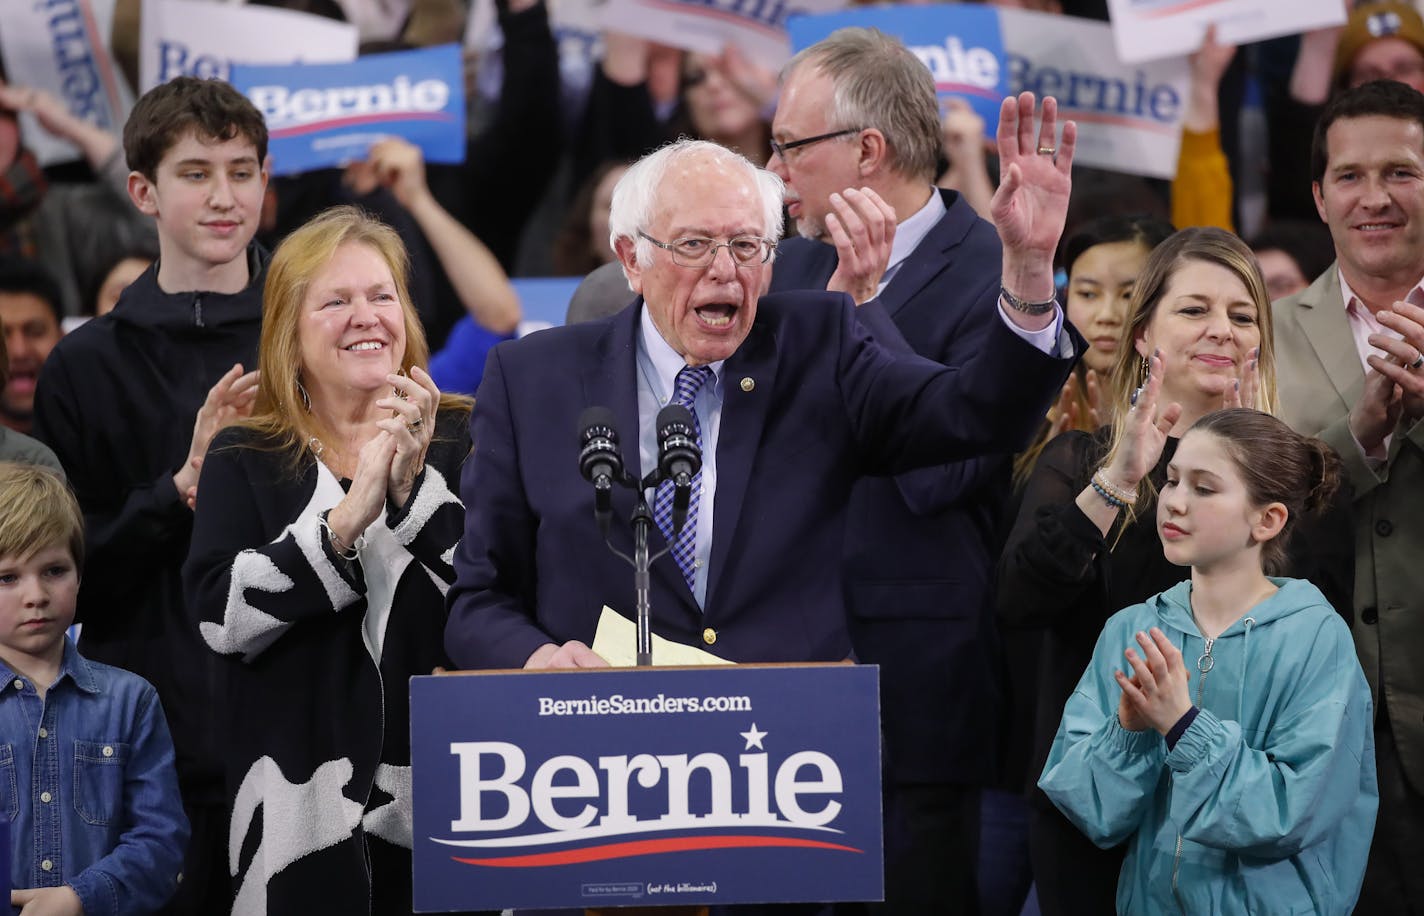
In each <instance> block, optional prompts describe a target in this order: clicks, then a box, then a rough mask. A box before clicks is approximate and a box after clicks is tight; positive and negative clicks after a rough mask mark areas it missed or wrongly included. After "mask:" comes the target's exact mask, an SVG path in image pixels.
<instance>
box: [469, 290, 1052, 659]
mask: <svg viewBox="0 0 1424 916" xmlns="http://www.w3.org/2000/svg"><path fill="white" fill-rule="evenodd" d="M872 308H873V307H872ZM641 309H642V302H641V300H639V301H638V302H635V303H634V305H633V306H631V307H630V308H628V309H626V310H625V311H623V312H622V313H620V314H618V315H615V316H613V317H611V318H607V319H603V320H600V321H595V322H590V323H587V324H581V325H573V326H569V327H563V328H551V329H549V330H546V331H540V332H538V333H536V334H533V335H530V336H529V337H526V338H523V339H522V340H518V341H512V342H509V343H504V344H500V345H499V346H497V347H496V348H495V349H494V351H493V352H492V353H491V355H490V358H489V362H488V364H487V367H486V370H485V378H484V381H483V382H482V383H481V388H480V397H479V399H478V401H477V402H476V405H475V409H474V414H473V416H472V418H471V424H472V426H471V428H472V434H473V440H474V451H473V452H472V454H471V456H470V458H469V459H468V460H467V461H466V464H465V468H464V471H463V476H462V480H461V495H462V496H463V498H464V501H465V505H466V507H467V515H466V524H465V536H464V538H463V539H462V540H461V542H460V545H459V548H458V550H457V551H456V554H455V568H456V581H455V585H454V586H453V587H452V588H451V589H450V592H449V595H448V599H447V600H448V603H449V607H450V619H449V623H448V624H447V626H446V631H445V634H446V639H445V644H446V647H447V649H448V651H449V653H450V656H451V658H452V659H453V660H454V661H455V663H456V664H458V665H460V666H462V667H466V668H510V667H518V666H520V665H522V664H523V663H524V662H525V660H526V659H527V658H528V657H529V655H530V654H531V653H532V652H533V651H534V650H535V649H537V648H538V647H539V646H540V645H542V644H544V643H547V642H550V641H553V642H556V643H562V642H564V641H566V640H570V639H579V640H583V641H585V642H590V641H591V640H592V638H593V635H594V630H595V627H596V624H597V621H598V616H599V609H600V607H601V606H602V605H604V604H608V605H609V606H611V607H613V608H614V609H616V610H618V611H621V612H622V613H623V614H625V615H627V616H631V615H632V613H633V609H634V599H633V576H632V572H631V570H630V569H629V567H628V565H627V564H626V563H624V561H622V560H621V559H618V558H617V557H615V556H613V555H612V554H611V553H610V552H609V550H608V548H607V547H605V546H604V545H603V544H602V543H600V541H601V540H602V538H601V537H600V535H599V533H598V529H597V526H596V524H595V522H594V517H593V491H592V488H591V487H590V486H589V484H588V483H587V482H585V481H584V480H583V479H582V478H581V477H580V476H579V473H578V468H577V460H576V456H577V451H576V447H575V445H576V434H577V430H576V424H577V420H578V416H579V414H580V413H581V412H582V411H583V409H584V408H585V407H587V406H589V405H605V406H608V407H609V408H611V409H612V410H613V412H614V414H615V415H616V417H617V418H618V426H619V428H620V429H621V430H622V431H623V436H624V440H623V447H624V459H625V461H626V462H627V463H628V465H629V467H630V470H633V471H635V472H641V469H639V468H638V467H637V465H638V463H639V462H638V448H637V446H636V444H635V443H636V441H637V439H636V432H635V431H636V430H637V429H638V408H637V389H636V383H635V372H636V367H635V352H636V350H635V348H636V345H637V344H636V340H637V331H638V322H639V315H640V313H641ZM862 311H864V310H863V309H862ZM1070 364H1071V360H1069V359H1060V358H1054V357H1049V356H1047V355H1045V354H1043V353H1041V352H1039V351H1038V350H1036V349H1034V348H1033V347H1032V346H1031V345H1029V344H1028V343H1026V342H1024V341H1023V340H1021V339H1019V338H1018V337H1017V336H1015V335H1014V333H1013V332H1012V331H1011V330H1009V329H1008V328H1007V327H1005V326H1003V323H1002V322H1001V323H1000V324H999V325H998V326H997V327H996V328H995V329H994V330H993V331H991V332H990V333H989V334H987V335H985V341H984V346H983V347H982V348H981V350H980V352H979V353H978V354H977V355H976V358H975V360H973V361H972V364H971V367H972V369H973V370H974V371H967V370H968V368H971V367H966V371H960V370H956V369H951V368H945V367H943V366H939V365H936V364H934V363H931V362H929V361H927V360H922V359H919V358H918V357H915V356H913V355H904V354H896V353H893V352H891V351H889V350H886V349H885V348H883V347H881V346H879V345H878V344H876V343H875V342H874V341H873V340H872V339H871V338H870V337H869V335H868V334H867V333H866V331H865V329H864V327H863V326H862V324H861V322H860V321H858V320H857V316H856V310H855V308H854V306H853V305H852V303H851V302H850V299H849V297H846V296H844V295H840V294H830V293H824V292H821V293H809V292H808V293H786V294H781V295H772V296H767V297H764V298H763V299H762V300H761V303H760V305H759V308H758V313H757V316H756V321H755V322H754V325H753V327H752V330H751V332H750V334H749V335H748V337H747V339H746V340H745V341H744V342H743V343H742V346H741V347H740V348H739V349H738V350H737V352H736V353H735V354H734V355H733V356H732V357H731V358H729V359H728V360H727V361H726V363H725V364H724V396H723V407H722V419H721V430H720V434H719V439H718V452H717V490H716V497H715V505H714V509H713V511H714V513H715V515H714V523H715V532H714V535H713V537H714V542H713V545H712V552H711V559H710V568H709V570H708V575H709V579H708V582H709V586H708V592H707V600H706V608H705V612H704V611H703V610H702V609H699V608H698V607H697V604H696V603H695V601H694V600H693V597H692V593H691V592H690V591H689V590H688V587H687V585H686V583H685V582H684V581H683V579H682V576H681V574H680V573H679V572H678V570H677V567H676V564H675V563H674V562H673V561H672V559H671V557H662V558H661V559H659V560H657V561H656V562H654V563H653V568H652V576H651V579H652V583H651V589H652V617H653V629H654V631H655V632H657V633H658V634H659V635H662V636H664V637H667V638H669V639H672V640H676V641H678V642H682V643H686V644H690V645H704V643H705V644H706V647H708V648H710V649H711V650H712V651H714V652H715V653H716V654H717V655H720V656H722V657H724V658H727V659H730V660H732V661H739V662H787V661H833V660H839V659H843V658H845V657H846V656H847V655H849V654H850V649H851V646H850V640H849V637H848V635H847V632H846V623H845V613H844V608H843V599H842V588H841V577H840V574H839V564H838V563H837V562H836V561H837V560H838V559H839V557H840V554H841V548H842V544H843V543H844V535H845V517H846V511H845V510H846V497H847V495H848V494H849V492H850V490H851V487H852V486H853V484H854V483H855V481H856V480H857V479H858V478H859V477H860V476H861V475H862V474H866V473H895V472H899V471H903V470H906V469H908V468H910V467H914V466H923V465H928V464H931V463H933V462H935V461H944V460H951V459H954V458H963V457H966V456H967V455H970V454H973V453H976V452H987V451H1001V450H1009V449H1013V448H1016V447H1019V446H1021V445H1022V444H1023V443H1024V442H1026V441H1028V439H1029V437H1030V436H1031V435H1032V434H1033V432H1034V430H1036V429H1037V427H1038V424H1039V422H1040V421H1041V419H1042V417H1043V414H1044V412H1045V411H1046V410H1047V408H1048V404H1049V402H1050V401H1051V400H1052V398H1053V396H1054V394H1055V393H1056V391H1057V389H1058V386H1060V385H1061V384H1062V383H1063V381H1064V379H1065V378H1066V377H1067V373H1068V369H1069V366H1070ZM614 506H615V511H616V513H617V515H618V516H619V518H620V520H619V521H618V522H617V523H616V524H615V525H614V527H613V533H612V541H613V543H614V545H615V546H617V547H619V548H620V549H621V550H623V551H624V552H625V553H626V552H629V551H630V550H631V544H632V537H631V534H630V532H629V527H628V525H627V524H626V523H625V522H623V521H622V519H626V518H627V517H628V515H629V513H630V511H631V508H632V494H631V492H630V491H628V490H624V489H619V490H618V491H617V492H616V495H615V499H614ZM704 511H705V510H704ZM651 540H652V545H653V547H654V549H658V548H661V547H662V546H663V542H662V539H661V537H660V536H659V535H658V533H657V532H656V531H654V532H653V534H652V539H651Z"/></svg>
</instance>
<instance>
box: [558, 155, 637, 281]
mask: <svg viewBox="0 0 1424 916" xmlns="http://www.w3.org/2000/svg"><path fill="white" fill-rule="evenodd" d="M627 171H628V163H627V162H624V161H623V160H621V159H610V160H609V161H607V162H605V163H603V164H602V165H600V166H599V167H598V168H596V169H594V170H593V174H592V175H590V176H588V180H587V181H585V182H584V183H583V187H581V188H579V190H578V193H577V194H575V195H574V199H573V202H572V203H570V204H569V209H568V213H567V214H565V216H564V225H563V228H562V229H560V230H559V234H558V235H557V236H555V237H554V272H555V273H557V274H558V275H559V276H561V277H581V276H583V275H584V274H589V273H592V272H593V271H594V270H595V269H596V268H599V267H602V266H603V265H604V264H608V263H610V262H612V261H613V260H615V258H614V256H613V246H612V245H610V244H609V242H608V210H609V208H610V207H611V206H612V205H613V186H614V185H616V184H618V179H620V178H622V177H623V173H624V172H627Z"/></svg>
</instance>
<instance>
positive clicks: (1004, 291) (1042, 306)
mask: <svg viewBox="0 0 1424 916" xmlns="http://www.w3.org/2000/svg"><path fill="white" fill-rule="evenodd" d="M999 295H1000V296H1002V297H1003V298H1004V302H1005V303H1006V304H1007V305H1008V307H1009V308H1011V309H1013V310H1014V311H1016V312H1023V313H1024V314H1025V315H1042V314H1044V313H1046V312H1049V311H1052V310H1053V306H1054V305H1056V304H1057V303H1058V297H1057V296H1052V297H1050V298H1048V299H1046V300H1045V301H1043V302H1030V301H1029V300H1027V299H1020V298H1019V297H1018V296H1015V295H1014V294H1013V293H1011V292H1009V290H1008V288H1007V287H1005V286H1004V285H1003V284H1000V285H999Z"/></svg>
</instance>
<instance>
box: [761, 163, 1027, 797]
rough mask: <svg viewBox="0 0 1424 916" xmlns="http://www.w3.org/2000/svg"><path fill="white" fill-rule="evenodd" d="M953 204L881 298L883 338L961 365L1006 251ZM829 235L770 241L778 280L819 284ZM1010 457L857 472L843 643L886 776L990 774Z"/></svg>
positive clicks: (994, 308) (989, 324)
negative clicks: (880, 731) (871, 695)
mask: <svg viewBox="0 0 1424 916" xmlns="http://www.w3.org/2000/svg"><path fill="white" fill-rule="evenodd" d="M940 193H941V195H942V196H943V198H944V203H945V207H946V209H947V211H948V212H946V213H945V215H944V216H943V217H942V218H941V219H940V221H939V222H938V223H936V224H935V226H934V228H932V229H931V230H930V232H929V234H928V235H926V236H925V238H924V239H923V240H922V241H921V242H920V244H919V245H918V246H917V247H916V248H915V250H914V251H913V252H911V253H910V255H909V256H908V257H907V258H906V259H905V260H904V261H903V262H902V263H901V265H900V267H899V269H898V271H897V272H896V273H895V275H894V276H893V277H892V278H891V281H890V283H889V284H888V285H887V286H886V287H885V290H884V292H882V293H881V295H880V304H881V306H883V307H884V309H885V311H886V312H887V313H888V314H889V317H890V319H891V320H892V322H893V325H894V327H893V328H892V329H891V330H888V331H887V330H885V329H884V328H883V326H879V327H877V328H876V330H875V331H874V333H875V335H876V337H877V338H878V339H880V340H882V341H883V342H885V343H886V344H887V345H895V346H900V347H908V348H910V349H912V350H913V351H914V352H916V353H919V354H920V355H921V356H925V357H928V358H929V359H932V360H934V361H935V362H938V363H943V364H944V365H947V366H962V365H965V364H967V363H969V362H970V360H971V359H972V357H973V356H974V355H975V354H976V353H977V352H978V351H979V349H980V348H981V347H982V346H983V345H984V341H985V338H986V337H987V336H988V334H989V332H990V331H991V330H992V328H993V326H994V325H995V324H998V323H1000V321H1001V319H1000V317H999V315H998V296H999V280H1000V265H1001V263H1002V260H1003V253H1002V249H1001V247H1000V243H999V237H998V234H997V233H996V232H995V231H994V227H993V226H992V225H990V224H989V223H987V222H986V221H984V220H982V219H980V218H979V216H978V215H977V214H976V213H975V212H974V210H973V208H971V207H970V206H969V204H968V203H966V202H965V200H964V199H963V198H962V197H960V196H959V194H957V193H956V192H954V191H941V192H940ZM836 265H837V258H836V250H835V248H834V247H832V246H830V245H824V244H821V243H818V242H811V241H808V240H805V239H793V240H788V241H785V242H783V243H782V244H781V246H780V248H779V249H778V254H777V260H776V267H775V273H774V274H773V278H772V290H773V291H775V290H782V289H824V288H825V286H826V282H827V281H828V280H829V279H830V277H831V274H832V273H833V272H834V271H835V268H836ZM1010 476H1011V460H1010V456H1009V455H1008V454H1007V453H1001V454H996V455H987V456H983V457H978V458H971V459H968V460H965V461H959V462H955V463H952V464H948V465H943V466H940V467H936V468H927V469H924V470H919V471H912V472H909V473H906V474H901V475H899V476H897V477H894V478H884V477H875V478H870V477H868V478H864V479H862V480H861V481H859V482H858V483H857V484H856V485H855V488H854V490H853V491H852V494H851V499H850V505H849V508H848V511H847V518H848V524H847V526H846V541H845V547H844V563H843V566H842V570H841V572H842V575H843V576H844V581H845V589H846V591H845V602H846V609H847V611H848V612H849V614H850V632H851V642H852V644H853V645H854V647H855V652H856V657H857V658H859V660H860V661H862V662H866V663H871V664H878V665H880V692H881V700H880V708H881V720H882V723H883V728H884V730H885V742H886V752H887V753H886V767H887V775H888V776H889V778H891V779H894V780H895V781H898V782H903V783H958V784H982V783H985V782H987V781H989V780H991V779H992V778H993V776H994V769H993V768H994V764H995V760H994V754H993V753H992V749H993V747H994V743H995V731H996V728H997V715H996V710H997V703H998V700H999V690H998V676H997V673H996V672H997V670H998V665H997V664H996V659H997V653H998V646H997V640H996V639H995V638H994V629H993V616H992V605H991V602H990V598H991V595H990V588H991V584H992V576H993V571H994V568H995V564H996V563H997V559H998V557H997V550H996V545H997V537H998V535H997V533H996V531H997V528H998V525H999V521H1000V518H1001V516H1002V514H1003V504H1004V501H1005V499H1006V497H1007V496H1008V493H1009V488H1010V485H1011V482H1010Z"/></svg>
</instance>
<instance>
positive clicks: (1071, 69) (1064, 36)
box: [999, 9, 1191, 178]
mask: <svg viewBox="0 0 1424 916" xmlns="http://www.w3.org/2000/svg"><path fill="white" fill-rule="evenodd" d="M999 27H1000V30H1001V32H1002V33H1003V38H1004V51H1005V57H1006V58H1007V62H1008V68H1009V90H1010V92H1013V93H1018V92H1021V91H1023V90H1025V89H1027V90H1029V91H1031V92H1033V93H1034V94H1035V95H1037V96H1040V97H1042V96H1044V95H1051V96H1053V97H1054V98H1056V99H1057V100H1058V111H1059V115H1060V117H1061V118H1063V119H1072V120H1074V121H1076V122H1077V123H1078V149H1077V153H1076V155H1075V157H1074V162H1075V163H1077V164H1079V165H1090V166H1094V167H1097V168H1104V169H1113V170H1116V171H1119V172H1130V173H1132V174H1135V175H1147V176H1151V177H1155V178H1171V177H1172V176H1173V175H1175V174H1176V173H1177V156H1178V153H1179V151H1180V149H1181V139H1182V118H1183V116H1184V115H1185V108H1186V102H1187V85H1188V83H1189V81H1190V78H1191V77H1190V73H1189V71H1188V66H1187V61H1186V58H1182V57H1178V58H1174V59H1171V60H1160V61H1154V62H1152V63H1149V64H1139V65H1137V66H1128V65H1123V64H1120V63H1118V61H1117V55H1116V54H1115V53H1114V51H1113V44H1112V34H1111V33H1112V29H1111V28H1110V27H1109V26H1108V25H1106V24H1105V23H1100V22H1093V21H1091V20H1087V19H1078V18H1076V17H1071V16H1053V15H1050V14H1047V13H1032V12H1026V11H1023V10H1008V9H1003V10H1000V11H999Z"/></svg>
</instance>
